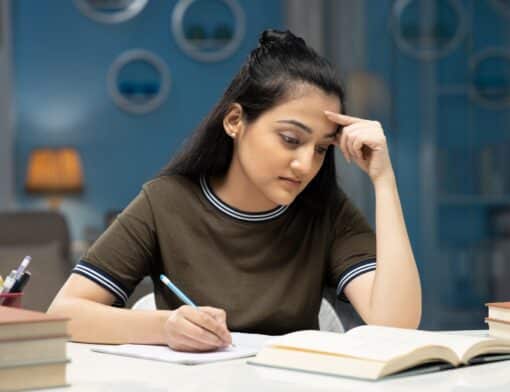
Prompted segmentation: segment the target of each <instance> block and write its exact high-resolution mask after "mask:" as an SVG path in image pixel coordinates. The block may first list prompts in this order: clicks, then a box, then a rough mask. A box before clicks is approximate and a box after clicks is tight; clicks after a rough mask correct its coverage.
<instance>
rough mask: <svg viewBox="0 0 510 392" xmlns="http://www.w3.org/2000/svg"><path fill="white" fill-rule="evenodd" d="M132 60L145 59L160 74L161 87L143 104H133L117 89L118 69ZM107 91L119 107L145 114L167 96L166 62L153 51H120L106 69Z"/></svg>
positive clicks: (167, 74) (168, 84)
mask: <svg viewBox="0 0 510 392" xmlns="http://www.w3.org/2000/svg"><path fill="white" fill-rule="evenodd" d="M132 61H145V62H147V63H149V64H151V65H152V66H153V67H154V68H156V70H157V71H158V72H159V74H160V75H161V88H160V90H159V92H158V94H157V95H156V96H155V97H154V98H153V99H151V100H150V101H148V102H146V103H144V104H135V103H133V102H132V101H130V100H129V99H126V98H125V97H124V96H123V95H122V94H121V92H120V91H119V89H118V85H117V76H118V74H119V72H120V70H121V69H122V68H123V67H124V66H125V65H126V64H128V63H130V62H132ZM107 79H108V81H107V82H108V91H109V93H110V95H111V96H112V98H113V101H114V102H115V103H116V104H117V106H119V107H120V108H121V109H123V110H125V111H126V112H129V113H133V114H146V113H149V112H152V111H153V110H155V109H156V108H158V107H159V106H160V105H161V104H162V103H163V101H165V99H166V98H167V97H168V94H169V92H170V87H171V77H170V71H169V69H168V67H167V65H166V63H165V62H164V61H163V60H162V59H161V58H160V57H159V56H157V55H155V54H154V53H151V52H149V51H147V50H143V49H132V50H128V51H126V52H124V53H122V54H121V55H120V56H119V57H117V58H116V59H115V61H114V62H113V63H112V65H111V67H110V69H109V71H108V77H107Z"/></svg>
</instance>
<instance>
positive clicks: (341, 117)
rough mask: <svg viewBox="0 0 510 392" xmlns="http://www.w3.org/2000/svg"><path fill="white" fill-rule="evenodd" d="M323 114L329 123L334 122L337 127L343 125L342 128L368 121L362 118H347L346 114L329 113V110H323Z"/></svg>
mask: <svg viewBox="0 0 510 392" xmlns="http://www.w3.org/2000/svg"><path fill="white" fill-rule="evenodd" d="M324 114H325V115H326V116H327V117H328V118H329V119H330V120H331V121H333V122H335V123H337V124H339V125H344V126H348V125H351V124H354V123H357V122H360V121H368V120H365V119H363V118H358V117H353V116H348V115H346V114H341V113H335V112H330V111H329V110H325V111H324Z"/></svg>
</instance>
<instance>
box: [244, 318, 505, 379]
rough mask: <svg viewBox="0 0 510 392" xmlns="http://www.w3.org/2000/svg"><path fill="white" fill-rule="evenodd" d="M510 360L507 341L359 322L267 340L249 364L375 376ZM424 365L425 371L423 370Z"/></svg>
mask: <svg viewBox="0 0 510 392" xmlns="http://www.w3.org/2000/svg"><path fill="white" fill-rule="evenodd" d="M502 359H510V340H501V339H494V338H489V337H476V336H462V335H452V334H448V333H439V332H428V331H416V330H411V329H401V328H391V327H379V326H361V327H356V328H353V329H351V330H350V331H348V332H347V333H345V334H338V333H332V332H324V331H299V332H293V333H290V334H287V335H283V336H280V337H277V338H274V339H271V340H269V341H268V342H267V343H266V344H265V345H264V348H263V349H262V350H261V351H260V352H259V353H258V354H257V356H256V357H255V358H253V359H251V360H249V361H248V363H250V364H253V365H262V366H270V367H278V368H284V369H291V370H301V371H309V372H314V373H324V374H330V375H338V376H346V377H355V378H361V379H370V380H376V379H379V378H381V377H384V376H388V375H391V374H395V373H399V372H403V371H406V370H407V371H409V373H410V374H413V373H419V372H424V371H433V370H440V369H442V368H451V367H455V366H461V365H470V364H474V363H483V362H489V361H495V360H502ZM425 369H426V370H425Z"/></svg>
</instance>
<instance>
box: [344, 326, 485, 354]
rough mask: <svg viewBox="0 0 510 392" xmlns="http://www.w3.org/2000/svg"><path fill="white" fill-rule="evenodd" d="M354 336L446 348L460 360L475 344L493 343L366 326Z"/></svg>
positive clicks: (439, 334)
mask: <svg viewBox="0 0 510 392" xmlns="http://www.w3.org/2000/svg"><path fill="white" fill-rule="evenodd" d="M348 334H349V335H352V336H361V337H366V336H371V337H372V336H373V337H377V338H378V339H380V340H387V341H389V342H392V344H410V345H413V344H415V345H418V346H445V347H448V348H450V349H451V350H453V351H454V352H455V354H456V355H457V357H458V358H459V360H460V359H461V358H462V357H463V356H464V354H465V353H466V352H467V351H468V350H469V349H470V348H471V347H472V346H474V345H475V344H477V343H480V342H485V341H492V340H494V339H491V338H489V337H486V336H480V337H477V336H467V335H454V334H449V333H441V332H434V331H421V330H414V329H404V328H392V327H380V326H375V325H364V326H361V327H357V328H353V329H351V330H350V331H349V332H348Z"/></svg>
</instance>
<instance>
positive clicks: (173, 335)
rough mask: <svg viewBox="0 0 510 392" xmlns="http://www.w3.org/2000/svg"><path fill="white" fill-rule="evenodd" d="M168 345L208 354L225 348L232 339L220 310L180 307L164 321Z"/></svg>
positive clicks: (177, 348)
mask: <svg viewBox="0 0 510 392" xmlns="http://www.w3.org/2000/svg"><path fill="white" fill-rule="evenodd" d="M165 331H166V334H167V337H168V346H169V347H170V348H172V349H174V350H180V351H211V350H215V349H218V348H221V347H225V346H228V345H229V344H231V342H232V338H231V335H230V332H229V331H228V328H227V326H226V315H225V314H224V311H222V310H221V309H215V308H210V307H206V309H204V308H199V309H197V308H193V307H191V306H187V305H183V306H181V307H180V308H178V309H176V310H174V311H172V313H171V315H170V317H168V319H167V320H166V322H165Z"/></svg>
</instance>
